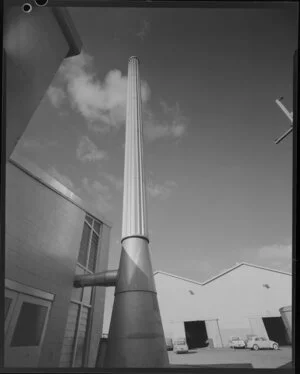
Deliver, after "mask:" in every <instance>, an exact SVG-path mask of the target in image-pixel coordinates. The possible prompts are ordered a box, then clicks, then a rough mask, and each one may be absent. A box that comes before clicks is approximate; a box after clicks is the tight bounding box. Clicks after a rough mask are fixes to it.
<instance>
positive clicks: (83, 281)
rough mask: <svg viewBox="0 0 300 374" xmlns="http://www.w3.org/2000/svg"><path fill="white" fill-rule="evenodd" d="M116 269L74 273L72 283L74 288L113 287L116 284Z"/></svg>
mask: <svg viewBox="0 0 300 374" xmlns="http://www.w3.org/2000/svg"><path fill="white" fill-rule="evenodd" d="M117 276H118V270H107V271H102V272H101V273H95V274H85V275H75V278H74V282H73V285H74V287H76V288H81V287H91V286H103V287H114V286H115V285H116V281H117Z"/></svg>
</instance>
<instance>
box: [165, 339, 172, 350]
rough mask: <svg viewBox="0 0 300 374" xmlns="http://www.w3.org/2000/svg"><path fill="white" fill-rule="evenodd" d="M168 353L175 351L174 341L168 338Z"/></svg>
mask: <svg viewBox="0 0 300 374" xmlns="http://www.w3.org/2000/svg"><path fill="white" fill-rule="evenodd" d="M166 345H167V351H172V350H173V340H172V339H171V338H166Z"/></svg>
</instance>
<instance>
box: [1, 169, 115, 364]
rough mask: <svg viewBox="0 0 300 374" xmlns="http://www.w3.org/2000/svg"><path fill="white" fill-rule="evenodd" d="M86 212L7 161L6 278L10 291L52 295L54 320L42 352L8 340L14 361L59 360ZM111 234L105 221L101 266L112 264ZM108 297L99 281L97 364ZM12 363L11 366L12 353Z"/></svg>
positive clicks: (94, 335) (94, 317)
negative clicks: (17, 290) (15, 289)
mask: <svg viewBox="0 0 300 374" xmlns="http://www.w3.org/2000/svg"><path fill="white" fill-rule="evenodd" d="M85 216H86V211H84V210H83V209H81V208H80V207H78V206H77V205H75V204H73V203H72V202H71V201H69V200H68V199H66V198H65V197H64V196H62V195H61V194H59V193H57V192H55V191H54V190H53V189H51V188H49V187H48V186H46V185H45V184H43V183H41V182H40V181H39V180H38V179H36V178H34V177H33V176H32V175H30V174H28V173H26V172H25V171H24V170H22V169H21V168H19V167H17V166H16V165H15V164H12V163H11V162H9V163H7V167H6V238H5V243H6V252H5V256H6V261H5V280H6V285H7V286H8V287H10V288H9V289H8V290H7V289H6V291H7V292H9V293H11V294H13V293H16V292H15V291H14V290H12V288H11V287H12V285H14V286H13V287H16V288H17V289H19V290H21V291H22V290H23V289H26V287H27V289H29V288H30V289H32V290H33V293H32V294H31V295H33V296H34V294H35V296H36V295H37V296H38V297H39V295H41V294H42V293H45V295H46V296H47V295H48V296H47V297H50V299H51V298H52V300H51V301H48V303H49V305H50V308H49V315H48V321H47V323H46V328H45V331H44V334H43V338H42V343H41V346H40V347H39V352H33V351H30V350H29V348H26V347H25V348H24V349H21V348H20V349H18V348H14V351H11V349H12V348H11V347H9V346H7V345H6V346H5V355H6V358H7V357H8V356H7V355H9V353H10V355H12V357H15V361H14V365H20V366H42V367H58V366H59V362H60V356H61V349H62V345H63V340H64V335H65V328H66V323H67V318H68V310H69V305H70V300H71V296H72V293H73V292H74V289H73V279H74V274H75V268H76V265H77V258H78V252H79V247H80V243H81V237H82V232H83V224H84V220H85ZM109 235H110V227H109V226H107V225H106V224H103V225H102V234H101V240H100V242H99V245H98V257H97V260H96V271H102V270H106V269H107V263H108V248H109ZM22 292H23V291H22ZM33 296H30V297H31V298H32V297H33ZM46 296H45V297H46ZM24 297H25V296H24ZM28 297H29V296H28ZM104 298H105V289H104V288H100V287H97V288H96V289H95V290H94V296H93V300H94V301H93V303H94V304H93V305H94V307H93V308H92V314H91V320H90V321H91V327H92V329H91V332H90V341H91V345H90V347H89V350H88V353H87V355H88V358H87V364H86V365H87V366H93V364H94V362H95V360H96V355H97V346H98V342H99V339H100V336H101V329H102V321H103V312H104ZM10 309H12V308H10ZM10 309H8V316H9V313H10ZM26 349H28V352H29V354H28V362H27V361H26V360H27V359H26ZM32 352H33V353H32ZM18 355H19V359H18ZM30 355H31V356H30ZM6 364H8V365H7V366H11V362H10V359H9V358H7V359H6Z"/></svg>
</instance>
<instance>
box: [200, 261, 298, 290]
mask: <svg viewBox="0 0 300 374" xmlns="http://www.w3.org/2000/svg"><path fill="white" fill-rule="evenodd" d="M243 265H244V266H250V267H254V268H258V269H262V270H267V271H273V272H275V273H281V274H285V275H292V274H291V273H286V272H284V271H281V270H275V269H270V268H267V267H265V266H260V265H253V264H249V263H248V262H241V263H237V264H235V266H233V267H232V268H230V269H227V270H225V271H223V272H222V273H220V274H218V275H216V276H214V277H212V278H210V279H208V280H207V281H205V282H203V283H202V285H203V286H204V285H205V284H207V283H210V282H212V281H213V280H215V279H217V278H219V277H221V276H223V275H225V274H227V273H229V272H231V271H233V270H235V269H237V268H239V267H241V266H243Z"/></svg>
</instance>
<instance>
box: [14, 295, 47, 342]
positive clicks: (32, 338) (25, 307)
mask: <svg viewBox="0 0 300 374" xmlns="http://www.w3.org/2000/svg"><path fill="white" fill-rule="evenodd" d="M47 309H48V308H47V307H46V306H42V305H37V304H32V303H28V302H24V303H23V304H22V307H21V312H20V315H19V318H18V322H17V325H16V328H15V332H14V336H13V338H12V341H11V346H12V347H22V346H25V347H31V346H38V345H39V344H40V340H41V336H42V332H43V327H44V324H45V319H46V315H47Z"/></svg>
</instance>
